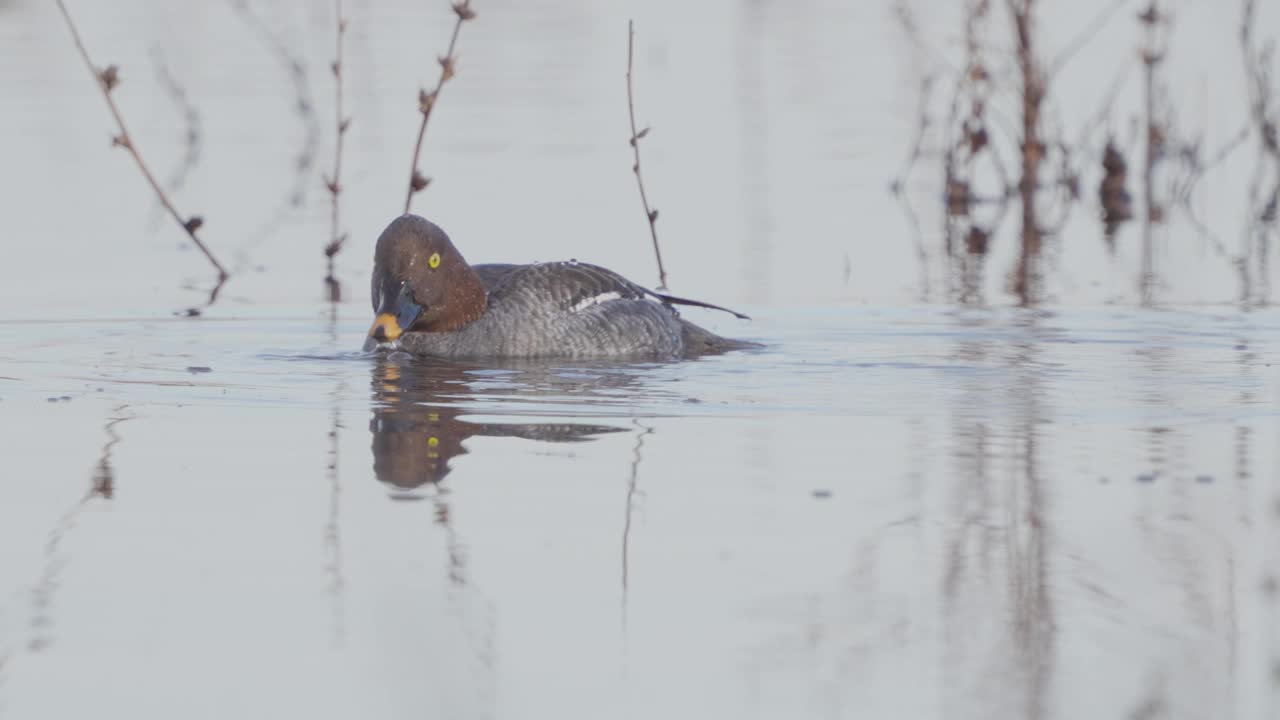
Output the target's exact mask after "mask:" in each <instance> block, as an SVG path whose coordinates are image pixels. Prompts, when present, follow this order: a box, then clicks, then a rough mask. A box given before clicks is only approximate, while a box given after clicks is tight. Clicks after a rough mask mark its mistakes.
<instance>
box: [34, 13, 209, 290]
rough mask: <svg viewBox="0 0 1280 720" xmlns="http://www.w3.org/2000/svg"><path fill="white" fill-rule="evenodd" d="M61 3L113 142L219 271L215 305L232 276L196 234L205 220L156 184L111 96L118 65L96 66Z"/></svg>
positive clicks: (64, 17) (116, 80) (115, 81)
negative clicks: (186, 212) (113, 131)
mask: <svg viewBox="0 0 1280 720" xmlns="http://www.w3.org/2000/svg"><path fill="white" fill-rule="evenodd" d="M57 2H58V9H59V10H61V11H62V17H63V19H65V20H66V21H67V28H68V29H69V30H70V31H71V37H72V39H73V40H75V43H76V49H77V50H79V51H80V57H81V58H82V59H83V60H84V64H85V67H86V68H88V69H89V74H91V75H93V78H94V80H95V81H96V82H97V83H98V89H99V90H101V91H102V97H103V99H105V100H106V101H107V108H108V109H110V110H111V116H112V117H113V118H115V121H116V127H117V128H118V129H119V131H120V134H119V135H116V136H115V138H113V139H112V142H113V143H114V144H116V145H119V146H121V147H123V148H124V149H125V150H128V151H129V154H130V155H131V156H133V159H134V162H136V163H137V165H138V169H139V170H141V171H142V175H143V177H145V178H146V179H147V182H148V183H149V184H150V185H151V189H152V190H154V191H155V193H156V196H157V197H158V198H159V199H160V203H161V204H162V205H164V207H165V209H166V210H168V211H169V214H170V215H172V216H173V219H174V220H175V221H176V222H177V223H178V224H179V225H181V226H182V229H183V230H185V231H186V233H187V236H188V237H190V238H191V242H193V243H195V246H196V247H197V248H199V249H200V252H202V253H204V256H205V257H206V258H208V260H209V262H210V263H212V264H213V267H214V268H216V269H217V271H218V285H217V287H215V288H214V290H213V293H212V295H211V297H210V302H213V299H214V298H216V297H217V295H218V290H219V289H220V288H221V287H222V283H224V282H226V279H227V278H228V277H230V273H228V272H227V270H226V268H224V267H223V266H222V263H220V262H218V259H217V258H215V257H214V256H213V253H212V252H210V251H209V248H208V247H207V246H206V245H205V244H204V242H202V241H201V240H200V238H199V237H198V236H197V235H196V230H197V229H198V228H199V227H200V225H202V224H203V222H204V221H203V220H202V219H201V218H200V217H199V216H198V215H193V216H191V217H189V218H183V217H182V215H181V213H179V212H178V210H177V208H175V207H174V206H173V202H172V201H171V200H169V196H168V195H166V194H165V192H164V189H162V188H161V187H160V183H158V182H156V179H155V176H154V175H152V174H151V170H150V169H149V168H148V167H147V164H146V162H144V161H143V159H142V155H141V153H139V152H138V148H137V147H136V146H135V145H134V143H133V138H132V136H130V135H129V130H128V128H126V127H125V124H124V117H123V116H122V115H121V114H120V108H118V107H116V102H115V99H114V98H112V96H111V91H112V89H113V88H114V87H115V85H116V83H117V82H118V79H117V75H116V68H115V66H114V65H111V66H109V67H107V69H105V70H99V69H98V68H97V67H96V66H95V65H94V64H93V60H91V59H90V58H89V51H88V50H86V49H85V47H84V41H83V40H81V39H80V31H79V30H77V29H76V24H75V21H74V20H72V19H71V13H70V11H68V10H67V6H66V4H65V3H64V2H63V0H57Z"/></svg>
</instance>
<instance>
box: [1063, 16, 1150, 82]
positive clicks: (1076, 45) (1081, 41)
mask: <svg viewBox="0 0 1280 720" xmlns="http://www.w3.org/2000/svg"><path fill="white" fill-rule="evenodd" d="M1129 1H1130V0H1113V2H1112V3H1111V4H1110V5H1108V6H1107V7H1105V8H1103V9H1102V10H1101V11H1099V12H1098V14H1097V15H1094V16H1093V19H1092V20H1090V21H1089V24H1088V25H1085V27H1084V29H1083V30H1081V31H1080V33H1079V34H1077V35H1076V36H1075V37H1074V38H1072V39H1071V42H1068V43H1067V46H1066V48H1064V49H1063V50H1062V51H1061V52H1059V53H1058V56H1057V57H1055V58H1054V59H1053V63H1052V64H1051V66H1050V70H1049V77H1053V76H1054V75H1057V74H1058V72H1059V71H1061V70H1062V68H1064V67H1066V65H1067V63H1068V62H1070V61H1071V58H1072V57H1074V56H1075V54H1076V53H1078V52H1080V50H1081V49H1083V48H1084V46H1086V45H1088V44H1089V42H1090V41H1091V40H1093V38H1094V37H1096V36H1097V34H1098V33H1099V32H1100V31H1101V30H1102V28H1103V27H1104V26H1106V24H1107V22H1108V21H1109V20H1111V17H1112V16H1113V15H1115V14H1116V11H1118V10H1119V9H1120V8H1122V7H1124V6H1125V5H1128V4H1129Z"/></svg>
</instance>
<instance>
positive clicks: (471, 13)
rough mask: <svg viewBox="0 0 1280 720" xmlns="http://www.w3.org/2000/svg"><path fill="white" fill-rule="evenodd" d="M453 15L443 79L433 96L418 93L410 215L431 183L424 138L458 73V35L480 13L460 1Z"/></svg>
mask: <svg viewBox="0 0 1280 720" xmlns="http://www.w3.org/2000/svg"><path fill="white" fill-rule="evenodd" d="M453 14H454V15H457V16H458V20H457V22H455V23H454V24H453V35H451V36H450V37H449V49H448V50H447V51H446V52H445V54H444V56H443V57H440V58H437V61H438V62H439V63H440V79H439V80H437V81H436V88H435V90H432V91H431V92H427V91H426V89H425V88H424V89H421V90H419V91H418V111H419V112H421V113H422V124H421V125H419V126H418V139H417V142H415V143H414V145H413V164H412V166H411V167H410V169H409V191H408V192H407V193H406V194H405V197H404V212H405V214H406V215H407V214H408V213H409V208H410V207H411V206H412V205H413V196H414V194H415V193H417V192H420V191H421V190H423V189H424V188H426V187H427V185H429V184H430V183H431V178H429V177H427V176H425V175H423V174H422V172H421V171H419V170H418V158H419V157H420V156H421V154H422V138H423V137H425V136H426V134H427V123H428V122H429V121H430V120H431V111H432V110H434V109H435V106H436V101H437V100H439V99H440V91H441V90H443V89H444V84H445V83H447V82H449V80H450V79H452V78H453V76H454V74H456V73H457V70H458V56H457V55H455V54H454V48H456V47H457V45H458V33H459V32H460V31H461V30H462V23H464V22H466V21H468V20H474V19H475V17H476V11H475V10H472V9H471V0H459V2H455V3H453Z"/></svg>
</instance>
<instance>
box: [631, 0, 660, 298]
mask: <svg viewBox="0 0 1280 720" xmlns="http://www.w3.org/2000/svg"><path fill="white" fill-rule="evenodd" d="M635 38H636V24H635V21H634V20H628V21H627V113H628V114H629V115H630V117H631V151H632V153H633V154H634V155H635V164H634V165H632V166H631V170H632V172H634V173H635V174H636V185H637V186H638V187H639V188H640V202H641V204H643V205H644V214H645V217H646V218H648V220H649V236H650V237H652V238H653V255H654V257H656V258H657V259H658V289H659V290H666V289H667V271H666V269H665V268H664V267H663V266H662V250H661V249H660V248H659V247H658V226H657V223H658V210H657V208H650V207H649V197H648V196H647V195H645V192H644V177H643V176H641V174H640V139H641V138H643V137H644V136H645V135H648V134H649V128H645V129H643V130H636V103H635V97H634V93H633V92H632V89H631V66H632V56H633V55H634V54H635V52H634V48H635Z"/></svg>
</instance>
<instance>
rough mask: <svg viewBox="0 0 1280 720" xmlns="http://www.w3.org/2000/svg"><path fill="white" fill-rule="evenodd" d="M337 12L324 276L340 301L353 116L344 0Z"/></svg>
mask: <svg viewBox="0 0 1280 720" xmlns="http://www.w3.org/2000/svg"><path fill="white" fill-rule="evenodd" d="M334 12H335V13H336V15H337V19H336V23H337V26H338V32H337V46H336V50H335V55H334V61H333V64H332V65H330V66H329V67H330V68H331V69H332V70H333V81H334V86H335V94H336V97H337V100H336V102H335V108H336V109H335V111H334V120H335V128H336V130H335V139H334V148H333V175H332V176H330V177H326V178H325V179H324V184H325V187H326V188H328V189H329V200H330V209H329V244H328V245H325V248H324V256H325V259H326V260H327V261H328V265H329V270H328V274H326V275H325V278H324V284H325V287H327V288H328V289H329V302H338V301H339V300H341V299H342V284H341V283H339V282H338V278H337V276H336V275H335V274H334V268H333V258H334V256H335V255H337V254H338V252H339V251H340V250H342V245H343V243H345V242H346V241H347V235H346V233H343V232H341V229H340V226H339V223H338V219H339V218H338V210H339V207H340V202H339V199H340V196H341V195H342V145H343V140H344V139H345V138H346V136H347V128H349V127H351V118H349V117H347V116H346V115H344V114H343V112H342V38H343V36H344V35H346V32H347V18H346V17H345V16H343V14H342V0H334Z"/></svg>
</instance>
